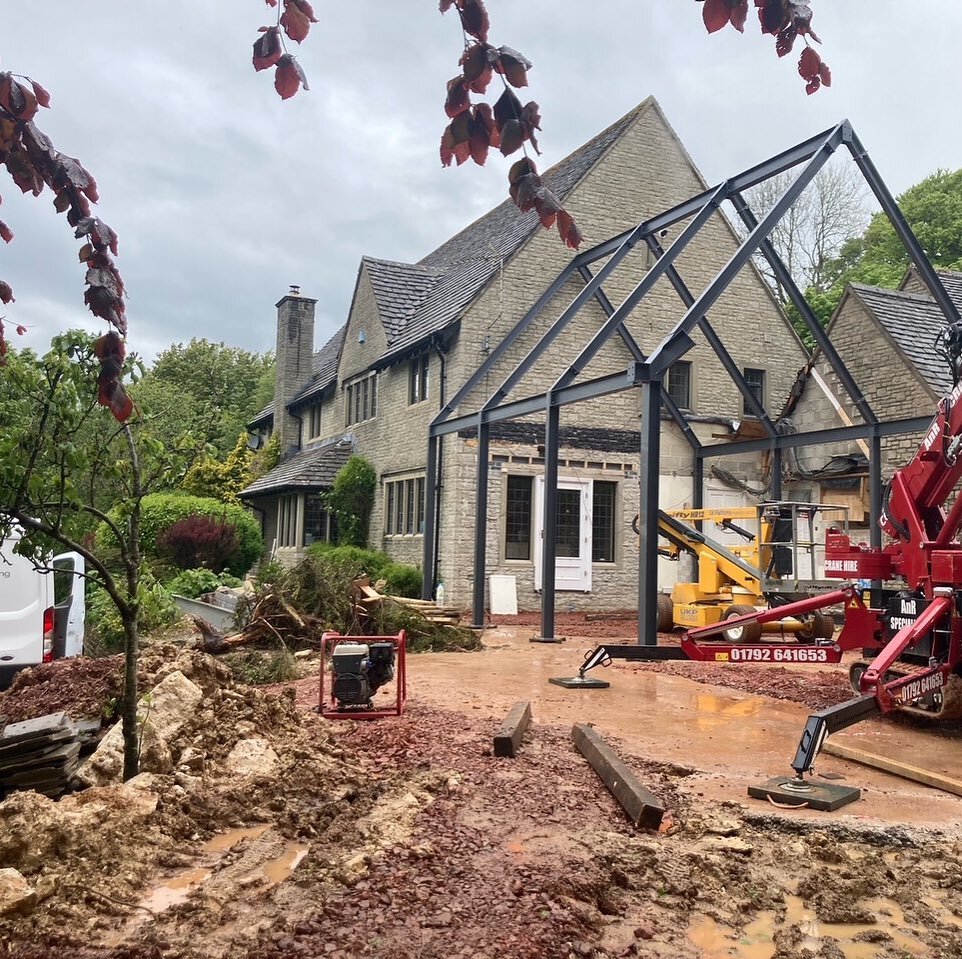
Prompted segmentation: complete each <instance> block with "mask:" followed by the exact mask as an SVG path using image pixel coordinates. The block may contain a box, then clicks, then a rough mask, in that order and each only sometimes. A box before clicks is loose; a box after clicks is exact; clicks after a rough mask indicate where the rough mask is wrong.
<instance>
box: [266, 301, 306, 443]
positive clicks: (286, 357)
mask: <svg viewBox="0 0 962 959" xmlns="http://www.w3.org/2000/svg"><path fill="white" fill-rule="evenodd" d="M315 303H317V300H312V299H310V298H308V297H306V296H301V291H300V287H297V286H292V287H291V291H290V293H288V294H287V296H285V297H283V298H282V299H281V300H279V301H278V303H277V374H276V376H275V378H274V430H275V432H276V433H278V435H279V436H280V445H281V458H282V459H283V458H284V457H286V456H289V455H290V454H291V453H293V452H297V450H298V449H299V448H300V439H301V436H300V431H301V424H300V421H299V420H298V419H297V418H296V417H294V416H291V414H290V413H289V412H288V411H287V404H288V403H289V402H290V401H291V398H292V397H293V396H294V394H295V393H297V392H299V391H300V390H301V389H303V388H304V386H306V385H307V382H308V380H310V378H311V367H312V366H313V361H314V304H315Z"/></svg>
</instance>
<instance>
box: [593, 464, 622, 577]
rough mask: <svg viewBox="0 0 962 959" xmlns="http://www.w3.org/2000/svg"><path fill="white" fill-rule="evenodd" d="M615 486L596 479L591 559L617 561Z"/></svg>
mask: <svg viewBox="0 0 962 959" xmlns="http://www.w3.org/2000/svg"><path fill="white" fill-rule="evenodd" d="M615 486H616V484H614V483H607V482H602V481H601V480H595V482H594V484H593V492H592V510H591V519H592V529H591V561H592V562H594V563H613V562H614V561H615Z"/></svg>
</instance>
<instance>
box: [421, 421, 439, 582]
mask: <svg viewBox="0 0 962 959" xmlns="http://www.w3.org/2000/svg"><path fill="white" fill-rule="evenodd" d="M440 442H441V439H440V437H437V436H429V437H428V461H427V466H426V467H425V475H424V542H423V543H422V547H423V554H422V558H421V568H422V569H423V570H424V575H423V577H422V579H421V599H433V598H434V596H433V590H434V577H435V575H436V573H437V570H436V569H435V568H434V543H435V537H436V536H437V519H438V512H439V507H440V496H439V495H438V492H439V491H438V488H437V472H438V449H437V448H438V444H439V443H440Z"/></svg>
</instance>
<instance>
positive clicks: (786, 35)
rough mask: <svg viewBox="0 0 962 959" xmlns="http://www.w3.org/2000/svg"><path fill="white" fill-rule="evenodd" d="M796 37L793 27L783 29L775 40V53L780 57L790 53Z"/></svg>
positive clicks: (796, 33)
mask: <svg viewBox="0 0 962 959" xmlns="http://www.w3.org/2000/svg"><path fill="white" fill-rule="evenodd" d="M797 36H798V31H797V30H796V29H795V28H794V27H785V29H784V30H781V31H779V34H778V36H777V37H776V38H775V52H776V53H777V54H778V55H779V56H780V57H784V56H785V54H787V53H791V52H792V47H793V46H794V45H795V38H796V37H797Z"/></svg>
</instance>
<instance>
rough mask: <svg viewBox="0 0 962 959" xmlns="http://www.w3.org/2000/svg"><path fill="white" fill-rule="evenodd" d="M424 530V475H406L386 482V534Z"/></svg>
mask: <svg viewBox="0 0 962 959" xmlns="http://www.w3.org/2000/svg"><path fill="white" fill-rule="evenodd" d="M423 532H424V477H423V476H406V477H404V478H403V479H392V480H388V481H386V482H385V484H384V535H385V536H415V535H418V534H421V533H423Z"/></svg>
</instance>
